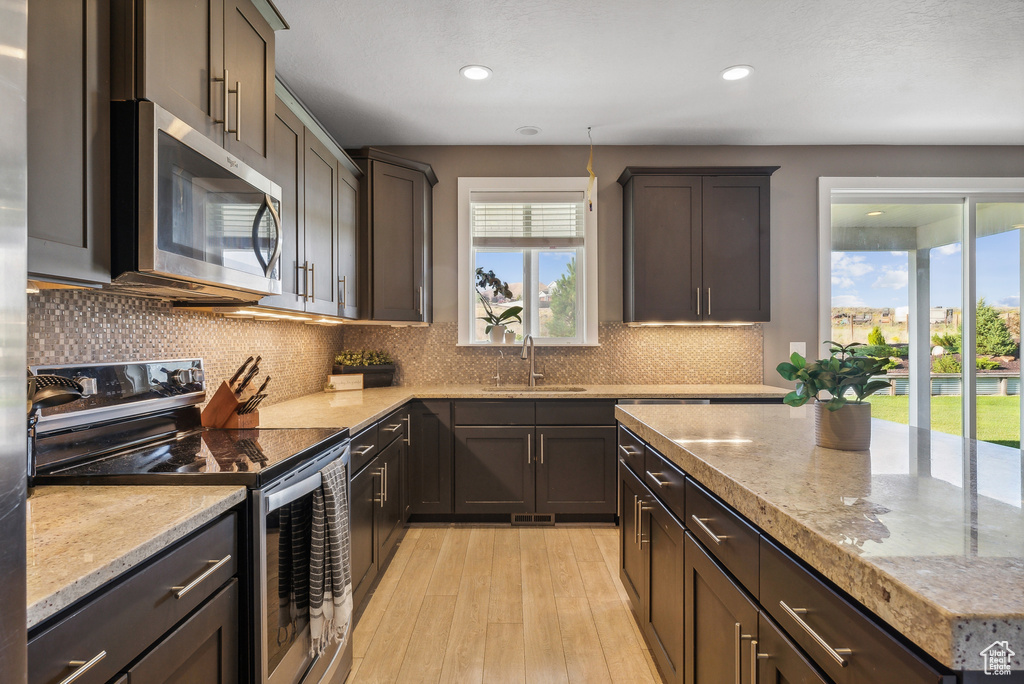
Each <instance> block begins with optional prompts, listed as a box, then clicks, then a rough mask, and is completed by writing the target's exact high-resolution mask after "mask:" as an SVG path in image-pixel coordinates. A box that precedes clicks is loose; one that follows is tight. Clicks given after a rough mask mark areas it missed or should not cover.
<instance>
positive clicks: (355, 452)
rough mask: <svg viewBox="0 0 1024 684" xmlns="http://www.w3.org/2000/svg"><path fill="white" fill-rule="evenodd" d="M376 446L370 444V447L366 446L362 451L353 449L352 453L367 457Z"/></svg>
mask: <svg viewBox="0 0 1024 684" xmlns="http://www.w3.org/2000/svg"><path fill="white" fill-rule="evenodd" d="M376 446H377V445H376V444H370V445H369V446H364V447H362V448H361V449H353V450H352V453H354V454H355V455H356V456H365V455H366V454H368V453H370V452H371V451H373V449H374V447H376Z"/></svg>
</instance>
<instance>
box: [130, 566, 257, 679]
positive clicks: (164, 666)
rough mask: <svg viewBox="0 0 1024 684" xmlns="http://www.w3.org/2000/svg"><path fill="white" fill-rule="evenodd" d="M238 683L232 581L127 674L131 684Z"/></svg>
mask: <svg viewBox="0 0 1024 684" xmlns="http://www.w3.org/2000/svg"><path fill="white" fill-rule="evenodd" d="M237 681H238V580H237V579H232V580H231V582H230V583H229V584H228V585H227V586H225V587H224V588H223V589H221V591H220V593H218V594H217V595H216V596H214V597H213V598H211V599H210V600H209V601H208V602H207V603H206V604H205V605H204V606H203V607H202V608H200V609H199V610H197V611H196V612H195V613H193V614H192V615H191V617H189V618H188V619H186V620H185V622H183V623H182V624H181V625H180V626H179V627H178V628H177V629H175V630H174V631H173V632H171V633H170V634H168V635H167V636H166V637H164V638H163V639H162V640H161V641H160V643H158V644H157V645H156V646H154V647H153V648H152V649H151V650H150V651H149V653H147V654H146V655H145V656H143V657H142V660H140V661H139V662H137V663H136V664H135V665H134V666H133V667H132V668H131V669H130V670H128V683H129V684H234V682H237Z"/></svg>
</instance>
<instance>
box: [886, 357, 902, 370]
mask: <svg viewBox="0 0 1024 684" xmlns="http://www.w3.org/2000/svg"><path fill="white" fill-rule="evenodd" d="M881 360H882V361H885V365H884V366H882V370H884V371H890V370H892V369H893V368H899V367H900V363H901V362H902V360H903V359H901V358H900V357H898V356H890V357H889V358H888V359H881Z"/></svg>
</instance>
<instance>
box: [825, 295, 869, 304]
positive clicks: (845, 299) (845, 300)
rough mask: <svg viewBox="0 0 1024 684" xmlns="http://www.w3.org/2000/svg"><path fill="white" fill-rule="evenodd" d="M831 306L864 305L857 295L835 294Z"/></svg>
mask: <svg viewBox="0 0 1024 684" xmlns="http://www.w3.org/2000/svg"><path fill="white" fill-rule="evenodd" d="M832 306H833V307H837V306H864V300H863V299H861V298H860V297H858V296H857V295H836V296H835V297H833V298H832Z"/></svg>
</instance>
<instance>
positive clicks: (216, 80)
mask: <svg viewBox="0 0 1024 684" xmlns="http://www.w3.org/2000/svg"><path fill="white" fill-rule="evenodd" d="M210 80H211V81H213V82H214V83H223V84H224V99H223V102H222V104H223V105H224V118H223V119H213V123H215V124H224V126H225V129H224V130H225V131H227V123H228V70H227V69H225V70H224V78H211V79H210ZM211 99H212V96H211ZM210 116H211V117H212V116H213V104H210Z"/></svg>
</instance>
